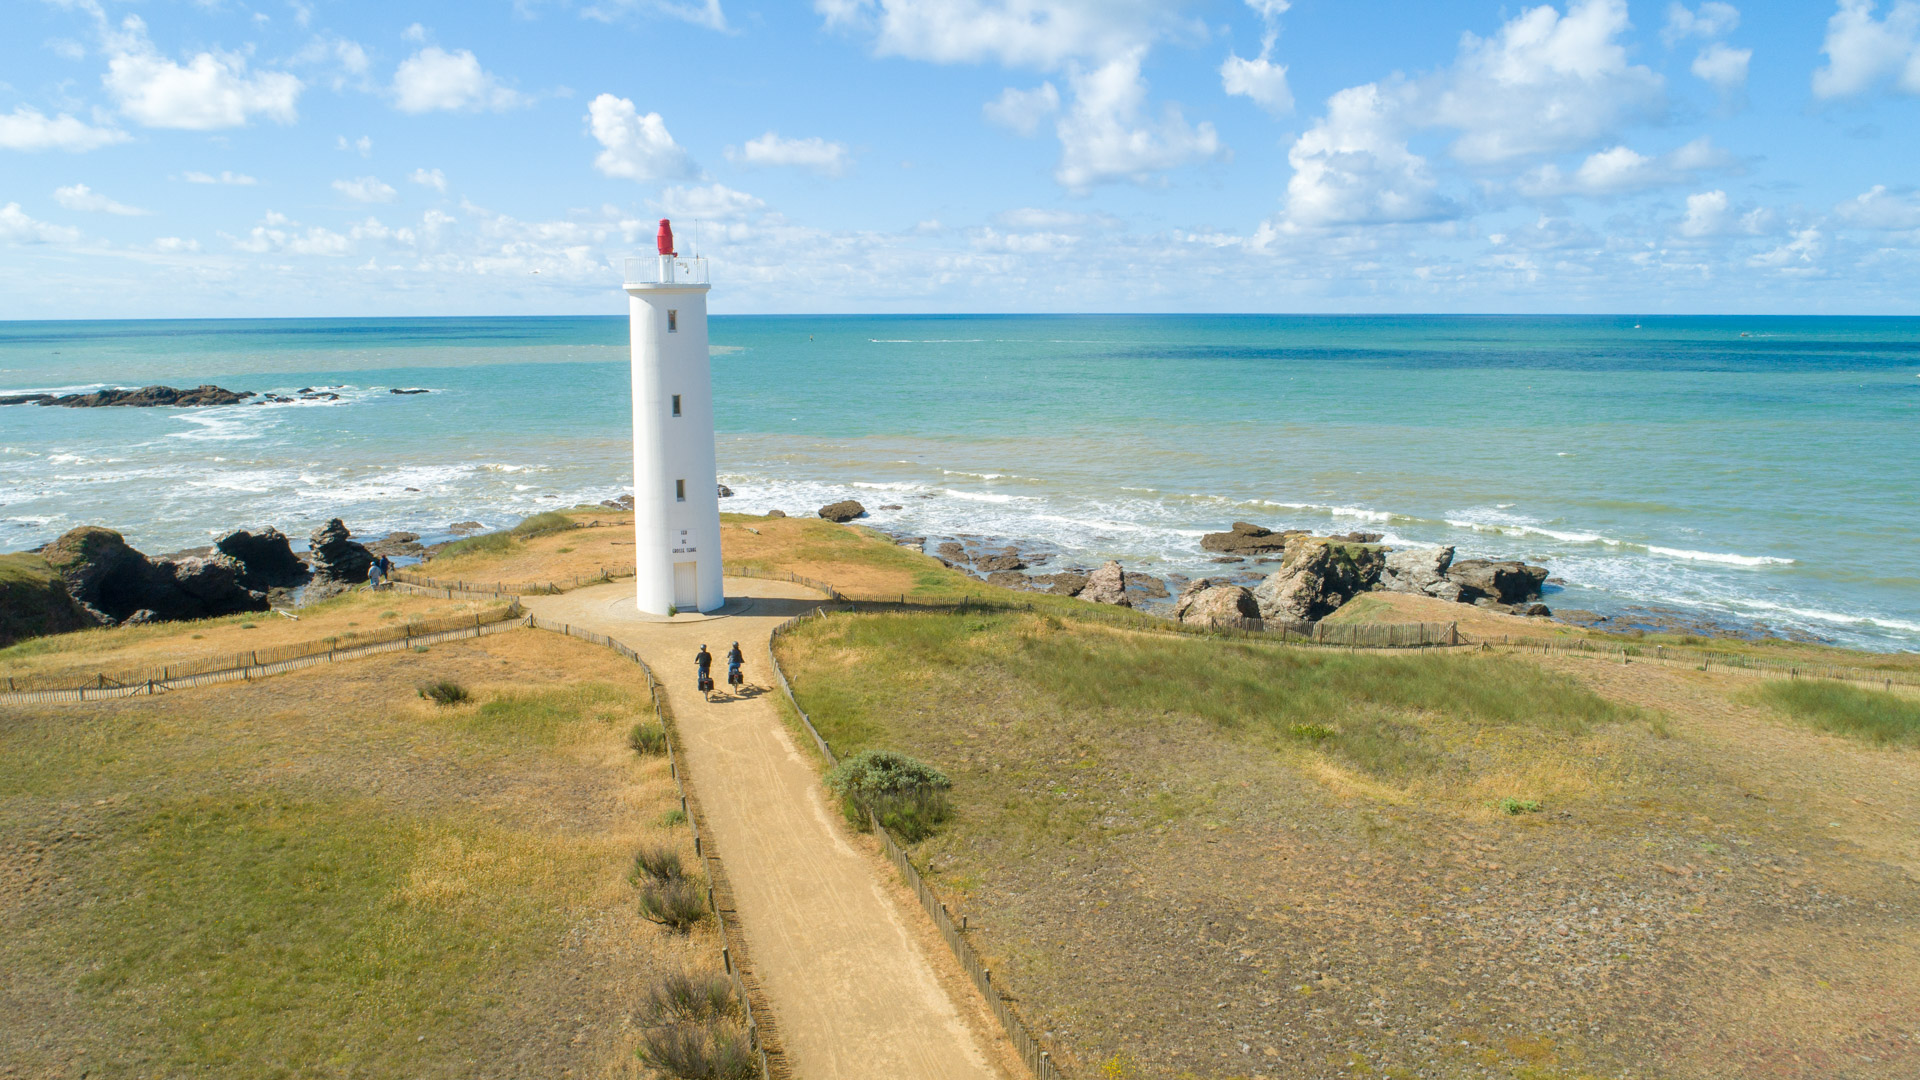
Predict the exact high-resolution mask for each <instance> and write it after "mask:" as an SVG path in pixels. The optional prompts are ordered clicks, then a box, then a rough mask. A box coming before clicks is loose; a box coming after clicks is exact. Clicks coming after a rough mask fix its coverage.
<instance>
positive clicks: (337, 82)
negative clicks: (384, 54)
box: [291, 23, 373, 90]
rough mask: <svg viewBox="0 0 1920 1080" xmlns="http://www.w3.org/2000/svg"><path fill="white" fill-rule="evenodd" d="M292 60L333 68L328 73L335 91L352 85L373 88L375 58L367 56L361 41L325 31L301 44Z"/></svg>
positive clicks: (298, 62)
mask: <svg viewBox="0 0 1920 1080" xmlns="http://www.w3.org/2000/svg"><path fill="white" fill-rule="evenodd" d="M302 25H305V24H304V23H303V24H302ZM291 62H292V63H293V64H297V65H304V66H309V67H319V68H323V69H327V68H330V69H331V71H328V72H327V73H326V79H327V82H328V83H329V84H330V85H331V86H332V87H333V88H334V89H335V90H342V89H345V88H346V87H347V86H348V85H358V86H361V87H362V88H366V89H371V87H370V86H368V82H367V75H368V73H369V71H370V70H371V68H372V67H373V61H372V59H371V58H370V57H368V55H367V49H366V46H364V45H361V44H360V43H359V42H357V41H350V40H348V39H346V38H343V37H337V36H329V35H324V34H323V35H320V36H318V37H315V38H314V39H313V40H311V41H309V42H307V43H306V44H305V45H303V46H301V47H300V50H299V51H298V52H296V53H294V54H293V59H292V61H291Z"/></svg>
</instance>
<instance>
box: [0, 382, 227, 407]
mask: <svg viewBox="0 0 1920 1080" xmlns="http://www.w3.org/2000/svg"><path fill="white" fill-rule="evenodd" d="M253 396H254V393H253V391H251V390H243V391H241V392H239V393H235V392H234V391H232V390H224V389H221V388H220V387H218V386H211V385H208V386H196V387H194V388H193V389H191V390H176V389H174V388H173V387H171V386H143V387H141V388H140V389H138V390H95V391H94V392H93V393H90V394H63V395H60V396H58V397H56V396H54V395H52V394H23V395H19V396H16V397H8V398H0V405H25V404H28V403H33V404H37V405H60V406H63V407H65V408H69V409H98V408H104V407H106V406H110V405H129V406H133V407H135V408H152V407H154V406H160V405H177V406H194V405H238V404H239V403H241V402H242V401H245V400H247V399H248V398H250V397H253Z"/></svg>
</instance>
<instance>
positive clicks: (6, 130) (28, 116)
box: [0, 105, 127, 154]
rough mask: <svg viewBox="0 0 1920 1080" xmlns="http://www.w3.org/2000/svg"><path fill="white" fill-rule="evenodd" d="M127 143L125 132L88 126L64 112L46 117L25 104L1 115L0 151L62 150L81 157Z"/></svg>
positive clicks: (107, 127) (112, 128)
mask: <svg viewBox="0 0 1920 1080" xmlns="http://www.w3.org/2000/svg"><path fill="white" fill-rule="evenodd" d="M126 141H127V133H126V132H124V131H121V130H119V129H118V128H115V127H111V126H98V125H94V124H89V123H86V122H85V121H83V120H76V119H74V118H73V117H71V116H69V115H67V114H66V113H61V114H60V115H58V116H47V115H46V114H44V113H42V112H41V111H40V110H38V109H35V108H32V107H30V106H26V105H17V106H15V107H14V110H13V112H11V113H0V149H5V150H28V151H33V150H65V151H67V152H68V153H70V154H81V153H85V152H86V151H88V150H98V149H99V148H101V147H103V146H112V145H113V144H114V143H122V142H126Z"/></svg>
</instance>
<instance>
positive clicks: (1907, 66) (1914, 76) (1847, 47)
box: [1813, 0, 1920, 98]
mask: <svg viewBox="0 0 1920 1080" xmlns="http://www.w3.org/2000/svg"><path fill="white" fill-rule="evenodd" d="M1876 6H1877V5H1875V3H1874V0H1840V3H1839V10H1838V11H1835V12H1834V13H1833V17H1832V18H1829V19H1828V20H1827V39H1826V41H1825V43H1824V44H1822V45H1821V46H1820V51H1821V52H1823V53H1825V54H1826V56H1827V64H1826V66H1825V67H1823V68H1820V69H1818V70H1816V71H1815V72H1814V73H1813V93H1814V96H1816V97H1822V98H1840V97H1850V96H1852V95H1854V94H1861V93H1865V92H1866V91H1868V90H1870V89H1872V88H1873V87H1874V86H1876V85H1878V84H1879V83H1881V82H1882V81H1884V80H1886V79H1888V78H1889V77H1890V78H1892V80H1893V83H1894V85H1895V86H1896V87H1897V88H1898V89H1899V90H1901V91H1902V92H1903V93H1908V94H1920V2H1917V0H1896V2H1895V3H1894V4H1893V6H1892V7H1890V8H1888V9H1887V15H1886V18H1884V19H1875V18H1874V17H1873V13H1874V10H1875V8H1876Z"/></svg>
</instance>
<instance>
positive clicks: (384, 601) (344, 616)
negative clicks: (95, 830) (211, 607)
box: [0, 589, 501, 685]
mask: <svg viewBox="0 0 1920 1080" xmlns="http://www.w3.org/2000/svg"><path fill="white" fill-rule="evenodd" d="M500 606H501V604H500V603H499V602H498V601H493V600H482V601H476V600H445V599H439V598H436V597H430V596H415V595H412V594H408V593H405V592H401V591H400V590H397V589H394V590H384V591H381V592H378V593H375V592H371V591H369V590H366V589H355V590H354V591H352V592H349V593H344V594H342V595H340V596H336V597H334V598H332V599H330V600H326V601H323V602H321V603H318V604H315V605H313V606H311V607H306V608H301V609H300V610H298V611H297V612H294V614H295V615H297V616H298V618H297V619H293V618H288V617H287V616H285V615H282V614H280V613H279V612H277V611H262V612H249V613H247V614H244V615H229V616H226V617H224V618H219V619H199V620H195V621H192V622H176V623H149V624H147V625H145V626H109V627H101V628H98V629H93V630H81V631H76V632H74V633H70V634H58V635H53V636H50V637H43V638H32V639H29V640H27V641H23V642H20V643H19V644H16V645H14V646H12V647H11V648H7V649H0V678H4V677H6V676H12V677H13V678H15V679H16V680H19V681H21V682H23V683H24V682H25V681H26V680H27V679H29V678H31V679H33V680H34V682H35V684H36V685H45V684H64V683H66V682H78V681H81V680H85V679H90V678H92V677H94V676H95V675H97V674H105V675H107V676H108V677H110V678H113V679H117V680H119V681H121V682H129V683H130V682H138V681H143V680H145V679H147V678H149V677H150V674H152V673H158V671H159V670H160V669H161V668H162V667H164V666H166V665H169V664H171V665H184V664H190V663H197V662H199V661H203V660H212V659H225V658H230V657H234V656H237V655H240V654H244V653H247V652H249V651H265V650H268V649H272V648H275V647H278V646H283V645H294V644H299V643H304V642H310V641H321V640H325V639H327V638H333V637H338V638H341V639H342V640H343V641H345V640H346V639H348V638H350V637H351V636H352V635H356V634H359V635H365V634H372V633H376V632H379V631H382V630H386V629H389V628H391V627H394V626H399V625H401V624H403V623H406V622H409V621H413V622H425V621H431V620H435V619H447V618H453V617H456V616H463V615H472V614H475V613H484V612H489V611H495V610H498V609H499V608H500ZM0 685H3V684H0Z"/></svg>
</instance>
